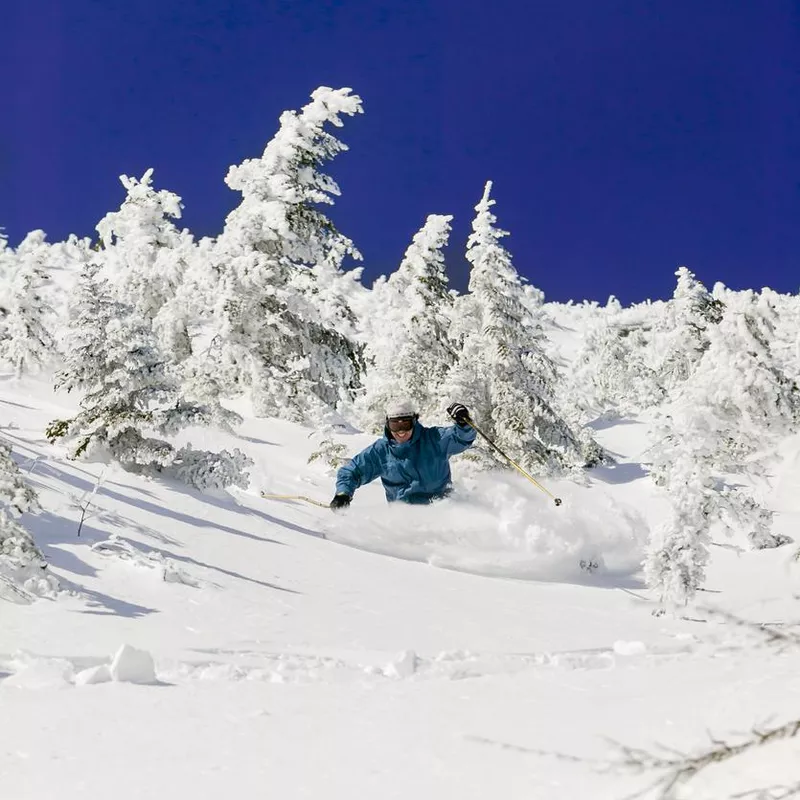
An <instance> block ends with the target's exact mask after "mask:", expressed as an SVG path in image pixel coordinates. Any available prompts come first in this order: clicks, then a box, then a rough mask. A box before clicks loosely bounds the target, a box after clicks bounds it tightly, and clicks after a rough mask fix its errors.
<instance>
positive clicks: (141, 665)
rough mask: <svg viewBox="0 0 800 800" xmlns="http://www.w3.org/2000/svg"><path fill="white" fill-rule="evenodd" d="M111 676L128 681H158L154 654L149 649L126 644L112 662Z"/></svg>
mask: <svg viewBox="0 0 800 800" xmlns="http://www.w3.org/2000/svg"><path fill="white" fill-rule="evenodd" d="M110 669H111V678H112V680H115V681H124V682H126V683H156V668H155V664H154V663H153V656H151V655H150V653H148V652H147V650H138V649H137V648H135V647H131V645H129V644H124V645H122V647H120V649H119V650H117V652H116V654H115V656H114V659H113V660H112V662H111V668H110Z"/></svg>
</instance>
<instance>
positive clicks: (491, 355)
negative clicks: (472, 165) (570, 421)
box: [447, 181, 584, 472]
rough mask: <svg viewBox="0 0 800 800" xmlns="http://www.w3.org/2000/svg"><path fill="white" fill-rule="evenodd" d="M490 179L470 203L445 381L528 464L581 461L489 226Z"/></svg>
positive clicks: (510, 268) (518, 289)
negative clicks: (465, 281)
mask: <svg viewBox="0 0 800 800" xmlns="http://www.w3.org/2000/svg"><path fill="white" fill-rule="evenodd" d="M491 187H492V184H491V181H489V182H487V184H486V187H485V189H484V193H483V197H482V198H481V201H480V202H479V203H478V205H477V206H476V207H475V210H476V212H477V215H476V217H475V219H474V221H473V223H472V234H471V235H470V237H469V240H468V243H467V259H468V261H469V262H470V264H471V265H472V269H471V272H470V281H469V294H468V295H466V296H464V297H461V298H459V300H458V302H456V304H455V308H454V317H455V320H454V326H453V333H454V336H455V337H456V342H457V348H458V349H460V352H459V361H458V364H457V365H456V366H455V367H454V369H453V370H452V371H451V374H450V377H449V378H448V382H447V388H448V390H449V393H450V395H451V397H453V398H454V399H458V400H461V401H462V402H464V403H466V404H467V405H468V406H469V407H470V409H471V410H472V411H473V412H474V414H475V420H476V422H479V424H480V425H481V428H482V429H483V430H485V431H486V433H487V434H488V435H489V436H491V437H492V438H493V439H494V440H495V441H496V442H497V444H498V445H499V446H500V447H501V448H502V449H504V450H507V452H509V453H513V454H515V455H516V456H517V458H518V460H519V461H520V462H521V463H522V465H523V466H525V467H526V468H528V469H531V470H534V471H538V472H541V471H542V470H543V469H552V468H556V469H563V468H565V467H571V466H575V465H578V464H583V463H584V456H583V454H582V452H581V447H580V445H579V443H578V442H577V440H576V437H575V435H574V434H573V432H572V431H571V430H570V428H569V426H568V425H567V423H566V422H565V421H564V420H563V419H561V418H560V417H559V416H558V415H557V413H556V412H555V411H554V410H553V407H552V402H551V401H552V389H553V384H554V381H555V380H556V376H557V371H556V368H555V365H554V364H553V362H552V360H551V359H550V358H549V357H548V356H547V355H546V353H545V351H544V348H543V347H542V344H541V339H540V337H541V336H542V334H541V332H540V331H539V330H537V328H536V326H535V324H534V321H533V319H532V318H531V315H530V312H529V310H528V309H527V307H526V303H525V302H523V297H522V295H523V287H522V281H521V279H520V276H519V274H518V273H517V271H516V269H514V265H513V264H512V261H511V255H510V253H509V252H508V251H507V250H506V249H505V248H504V247H503V246H502V245H501V244H500V239H501V238H502V237H503V236H506V235H507V234H506V232H505V231H502V230H500V229H498V228H496V227H495V222H496V218H495V215H494V214H493V213H492V211H491V208H492V206H493V205H494V203H495V201H494V200H492V199H490V196H489V195H490V192H491Z"/></svg>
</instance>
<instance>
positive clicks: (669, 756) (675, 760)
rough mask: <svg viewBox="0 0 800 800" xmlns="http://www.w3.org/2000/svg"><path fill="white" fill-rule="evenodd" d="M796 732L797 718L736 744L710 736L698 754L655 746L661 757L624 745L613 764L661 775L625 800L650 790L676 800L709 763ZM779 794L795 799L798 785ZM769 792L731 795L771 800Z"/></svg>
mask: <svg viewBox="0 0 800 800" xmlns="http://www.w3.org/2000/svg"><path fill="white" fill-rule="evenodd" d="M799 733H800V719H795V720H791V721H790V722H787V723H785V724H783V725H780V726H778V727H776V728H768V729H766V730H759V729H758V728H754V729H753V730H752V735H751V736H750V737H749V738H747V739H745V740H744V741H742V742H739V743H738V744H730V743H729V742H726V741H725V740H722V739H716V738H714V737H713V736H712V737H710V740H711V746H710V747H708V748H707V749H705V750H703V751H701V752H700V753H698V754H696V755H690V754H688V753H683V752H680V751H677V750H674V749H672V748H668V747H665V746H663V745H662V746H659V747H660V749H661V750H662V751H664V755H660V754H659V753H658V752H651V751H648V750H645V749H643V748H638V747H628V746H626V745H619V744H617V745H616V746H617V747H618V749H619V751H620V753H621V755H622V760H621V761H619V762H617V764H616V766H617V767H621V768H622V769H626V770H629V771H632V772H635V773H643V772H652V771H655V772H662V773H663V774H662V775H661V776H660V777H658V779H657V780H656V781H655V782H654V783H652V784H650V785H649V786H648V787H646V788H645V789H644V790H642V791H640V792H637V793H636V794H634V795H630V796H629V798H628V800H632V798H635V797H641V796H642V795H643V794H644V793H645V792H647V791H650V790H651V789H657V790H658V791H659V794H658V798H657V800H677V794H676V792H677V790H678V789H679V788H680V787H681V786H684V785H685V784H687V783H689V781H692V780H694V778H696V777H697V776H698V775H699V774H700V773H701V772H702V771H703V770H704V769H706V767H709V766H711V765H712V764H721V763H724V762H726V761H729V760H731V759H733V758H736V757H738V756H740V755H742V754H743V753H746V752H748V751H749V750H752V749H754V748H758V747H763V746H765V745H767V744H770V743H772V742H776V741H780V740H784V739H792V738H794V737H796V736H797V735H798V734H799ZM776 788H777V789H778V790H780V791H784V790H785V791H786V792H787V793H785V794H781V795H779V796H778V797H779V798H781V799H782V798H789V797H796V796H798V794H799V793H800V783H797V784H794V785H792V786H785V787H784V786H781V787H776ZM768 791H771V790H770V789H753V790H751V791H749V792H747V793H745V794H744V795H735V797H746V796H750V797H753V798H756V800H758V798H763V800H772V796H771V795H769V794H765V792H768Z"/></svg>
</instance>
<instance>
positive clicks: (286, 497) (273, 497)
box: [261, 492, 330, 508]
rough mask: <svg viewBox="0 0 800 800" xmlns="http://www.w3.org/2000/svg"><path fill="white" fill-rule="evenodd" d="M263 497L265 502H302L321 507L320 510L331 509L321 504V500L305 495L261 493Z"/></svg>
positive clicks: (325, 504)
mask: <svg viewBox="0 0 800 800" xmlns="http://www.w3.org/2000/svg"><path fill="white" fill-rule="evenodd" d="M261 496H262V497H263V498H264V499H265V500H302V501H303V502H304V503H311V505H312V506H319V507H320V508H330V506H329V505H328V504H327V503H320V501H319V500H313V499H312V498H310V497H306V496H305V495H303V494H267V493H266V492H261Z"/></svg>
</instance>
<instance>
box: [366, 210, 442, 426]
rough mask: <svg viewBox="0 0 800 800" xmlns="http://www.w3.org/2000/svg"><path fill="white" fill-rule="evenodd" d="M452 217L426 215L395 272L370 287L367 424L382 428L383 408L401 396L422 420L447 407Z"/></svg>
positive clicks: (439, 412)
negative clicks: (374, 311) (373, 309)
mask: <svg viewBox="0 0 800 800" xmlns="http://www.w3.org/2000/svg"><path fill="white" fill-rule="evenodd" d="M452 219H453V218H452V216H443V215H440V214H431V215H430V216H429V217H428V218H427V220H426V221H425V224H424V225H423V226H422V228H421V229H420V230H419V231H418V232H417V233H416V234H415V235H414V238H413V240H412V242H411V245H410V246H409V248H408V249H407V250H406V253H405V256H404V257H403V260H402V262H401V263H400V266H399V268H398V269H397V271H396V272H394V273H393V274H392V275H391V276H390V277H389V279H388V280H387V281H379V282H377V283H376V285H375V287H374V291H375V292H376V303H377V304H378V305H379V308H380V314H379V315H378V316H376V317H375V318H374V319H370V320H364V323H363V324H364V336H365V340H366V357H367V364H368V368H367V374H366V376H365V379H364V397H363V400H362V408H363V413H362V416H363V417H364V421H365V423H366V424H367V425H371V424H379V425H380V426H381V427H382V426H383V414H384V410H385V408H386V404H387V403H388V402H389V401H390V400H391V399H392V398H397V397H403V398H407V399H408V400H410V401H411V402H412V403H413V404H414V406H415V407H416V408H417V410H418V411H419V413H420V414H422V415H423V416H425V417H426V418H432V417H433V418H435V417H437V416H441V414H442V412H443V409H444V408H445V407H446V405H447V403H446V402H445V400H446V397H445V395H444V394H443V389H444V383H445V380H446V378H447V375H448V373H449V371H450V369H451V368H452V367H453V365H454V364H455V362H456V358H457V357H456V353H455V351H454V349H453V343H452V342H451V341H450V337H449V333H448V331H449V327H450V313H451V311H452V306H453V295H452V294H451V292H450V291H449V290H448V288H447V276H446V274H445V265H444V254H443V252H442V250H443V249H444V248H445V247H446V246H447V240H448V238H449V235H450V223H451V221H452Z"/></svg>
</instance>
